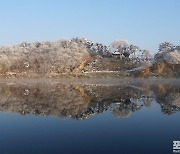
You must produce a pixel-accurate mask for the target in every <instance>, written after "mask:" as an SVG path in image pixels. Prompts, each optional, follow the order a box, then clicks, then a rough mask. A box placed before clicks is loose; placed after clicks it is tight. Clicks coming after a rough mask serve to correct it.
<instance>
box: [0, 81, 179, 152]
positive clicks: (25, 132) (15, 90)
mask: <svg viewBox="0 0 180 154" xmlns="http://www.w3.org/2000/svg"><path fill="white" fill-rule="evenodd" d="M0 111H1V112H0V153H2V154H11V153H12V154H21V153H22V154H46V153H47V154H54V153H55V154H56V153H57V154H66V153H68V154H74V153H77V154H101V153H102V154H106V153H108V154H120V153H122V154H126V153H130V154H132V153H137V154H141V153H150V154H152V153H153V154H156V153H157V154H161V153H162V154H164V153H173V152H172V150H173V148H172V145H173V141H174V140H180V82H179V80H178V79H172V80H168V79H166V80H157V79H156V80H155V79H154V80H117V79H116V80H111V79H108V80H107V79H103V80H93V81H90V80H88V81H85V80H83V81H82V80H79V81H74V80H70V81H67V80H66V81H58V80H56V81H47V80H43V79H42V80H38V81H32V80H30V81H27V80H18V81H17V80H14V81H12V80H2V81H0Z"/></svg>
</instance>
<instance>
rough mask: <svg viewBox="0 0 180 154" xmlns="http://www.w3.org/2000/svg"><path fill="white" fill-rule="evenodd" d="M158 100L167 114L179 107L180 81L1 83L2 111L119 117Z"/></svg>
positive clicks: (0, 105)
mask: <svg viewBox="0 0 180 154" xmlns="http://www.w3.org/2000/svg"><path fill="white" fill-rule="evenodd" d="M153 100H156V101H157V102H158V103H159V104H160V105H161V107H162V111H163V112H164V113H165V114H171V113H173V112H175V111H178V110H179V109H180V86H179V85H178V84H177V83H160V82H157V83H156V82H153V83H151V82H136V83H130V84H128V85H126V86H121V85H109V86H108V85H96V84H94V85H86V84H85V85H80V84H62V83H46V84H44V83H36V84H23V85H22V84H5V83H1V84H0V110H1V111H7V112H17V113H21V114H37V115H38V114H40V115H56V116H59V117H72V118H74V119H84V118H87V117H89V116H91V115H93V114H99V113H102V112H104V111H106V110H110V111H112V112H113V114H114V115H115V116H116V117H129V116H130V115H131V113H132V112H135V111H137V110H140V109H141V108H143V107H144V106H145V107H150V106H151V104H152V101H153Z"/></svg>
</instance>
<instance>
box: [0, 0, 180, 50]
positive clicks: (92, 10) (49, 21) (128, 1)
mask: <svg viewBox="0 0 180 154" xmlns="http://www.w3.org/2000/svg"><path fill="white" fill-rule="evenodd" d="M0 21H1V22H0V45H1V46H2V45H9V44H15V43H20V42H22V41H29V42H34V41H42V40H49V41H53V40H58V39H60V38H72V37H76V36H82V37H85V38H88V39H91V40H93V41H98V42H101V43H104V44H107V45H109V44H110V43H111V42H112V41H113V40H117V39H122V40H128V41H129V43H134V44H137V45H139V46H140V47H141V48H143V49H145V48H146V49H149V50H151V51H152V52H155V51H156V50H157V48H158V44H159V43H161V42H163V41H170V42H172V43H174V44H180V0H0Z"/></svg>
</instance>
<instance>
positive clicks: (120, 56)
mask: <svg viewBox="0 0 180 154" xmlns="http://www.w3.org/2000/svg"><path fill="white" fill-rule="evenodd" d="M112 56H113V57H114V58H122V53H120V52H119V51H115V52H114V53H112Z"/></svg>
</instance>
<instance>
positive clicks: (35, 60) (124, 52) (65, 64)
mask: <svg viewBox="0 0 180 154" xmlns="http://www.w3.org/2000/svg"><path fill="white" fill-rule="evenodd" d="M179 57H180V50H179V46H172V45H171V44H169V43H164V44H163V43H162V44H161V45H160V49H159V52H158V53H157V54H156V55H155V57H154V58H153V57H152V56H151V55H150V52H149V51H148V50H142V49H140V48H139V47H138V46H136V45H132V44H129V43H128V42H127V41H122V40H117V41H114V42H112V43H111V44H110V45H109V46H106V45H103V44H101V43H97V42H93V41H91V40H87V39H85V38H81V37H77V38H73V39H69V40H59V41H55V42H35V43H26V42H23V43H21V44H17V45H12V46H6V47H1V48H0V77H2V78H3V77H6V78H7V77H56V76H62V75H63V76H65V77H78V76H81V77H85V76H86V77H92V74H95V75H94V77H107V76H118V77H119V76H123V77H126V76H133V77H149V76H150V77H151V76H165V77H166V76H167V77H179V76H180V67H179V66H180V58H179ZM100 73H101V74H100ZM103 73H105V74H103Z"/></svg>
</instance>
